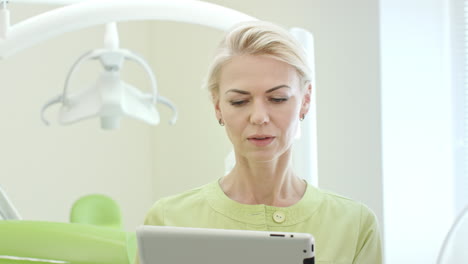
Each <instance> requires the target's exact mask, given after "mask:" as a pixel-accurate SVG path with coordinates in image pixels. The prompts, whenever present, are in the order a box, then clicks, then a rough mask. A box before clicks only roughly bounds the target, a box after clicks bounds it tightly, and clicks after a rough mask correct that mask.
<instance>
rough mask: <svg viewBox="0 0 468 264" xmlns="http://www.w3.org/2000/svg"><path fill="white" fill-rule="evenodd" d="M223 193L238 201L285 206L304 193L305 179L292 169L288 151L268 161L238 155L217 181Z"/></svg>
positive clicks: (295, 201)
mask: <svg viewBox="0 0 468 264" xmlns="http://www.w3.org/2000/svg"><path fill="white" fill-rule="evenodd" d="M220 185H221V188H222V189H223V191H224V193H225V194H226V195H227V196H228V197H229V198H231V199H232V200H235V201H237V202H239V203H243V204H265V205H270V206H277V207H287V206H291V205H293V204H295V203H297V202H298V201H299V200H300V199H301V198H302V196H303V195H304V192H305V189H306V183H305V182H304V181H303V180H302V179H299V178H298V177H297V176H296V175H295V174H294V172H293V170H292V166H291V157H290V155H289V154H287V155H284V156H283V157H281V158H279V159H275V160H272V161H268V162H253V161H249V160H247V159H245V158H239V157H237V162H236V165H235V167H234V168H233V170H232V171H231V172H230V173H229V174H228V175H226V176H225V177H224V178H222V179H221V181H220Z"/></svg>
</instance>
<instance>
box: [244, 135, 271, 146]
mask: <svg viewBox="0 0 468 264" xmlns="http://www.w3.org/2000/svg"><path fill="white" fill-rule="evenodd" d="M247 140H248V141H249V142H250V143H252V144H254V145H255V146H257V147H264V146H267V145H269V144H270V143H271V142H273V140H275V137H274V136H271V135H253V136H250V137H248V138H247Z"/></svg>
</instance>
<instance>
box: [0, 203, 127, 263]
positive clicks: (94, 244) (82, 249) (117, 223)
mask: <svg viewBox="0 0 468 264" xmlns="http://www.w3.org/2000/svg"><path fill="white" fill-rule="evenodd" d="M70 221H71V223H58V222H42V221H22V220H3V221H0V264H51V263H54V264H131V263H133V261H134V259H135V254H136V239H135V233H129V232H125V231H123V230H122V228H121V227H122V223H121V215H120V209H119V207H118V205H117V203H115V201H113V200H112V199H110V198H108V197H106V196H102V195H89V196H85V197H82V198H80V199H79V200H78V201H77V202H75V204H74V205H73V207H72V210H71V214H70Z"/></svg>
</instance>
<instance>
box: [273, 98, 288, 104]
mask: <svg viewBox="0 0 468 264" xmlns="http://www.w3.org/2000/svg"><path fill="white" fill-rule="evenodd" d="M287 100H288V98H270V101H272V102H273V103H282V102H286V101H287Z"/></svg>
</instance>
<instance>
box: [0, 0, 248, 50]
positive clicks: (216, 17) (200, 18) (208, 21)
mask: <svg viewBox="0 0 468 264" xmlns="http://www.w3.org/2000/svg"><path fill="white" fill-rule="evenodd" d="M130 20H168V21H178V22H186V23H192V24H199V25H204V26H208V27H213V28H216V29H220V30H227V29H229V28H231V27H232V26H233V25H234V24H236V23H239V22H242V21H248V20H256V19H255V18H254V17H251V16H249V15H246V14H244V13H241V12H239V11H236V10H233V9H230V8H226V7H223V6H219V5H216V4H211V3H206V2H202V1H195V0H112V1H109V0H93V1H84V2H81V3H77V4H72V5H68V6H64V7H60V8H57V9H53V10H51V11H48V12H45V13H42V14H39V15H37V16H34V17H32V18H29V19H26V20H24V21H22V22H20V23H17V24H15V25H13V26H11V27H10V28H9V32H8V37H7V39H5V40H0V59H4V58H6V57H8V56H11V55H12V54H14V53H16V52H19V51H21V50H23V49H26V48H28V47H31V46H33V45H35V44H38V43H40V42H42V41H45V40H47V39H50V38H52V37H55V36H59V35H61V34H63V33H66V32H70V31H75V30H79V29H83V28H87V27H91V26H95V25H100V24H106V23H109V22H118V21H130Z"/></svg>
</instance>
